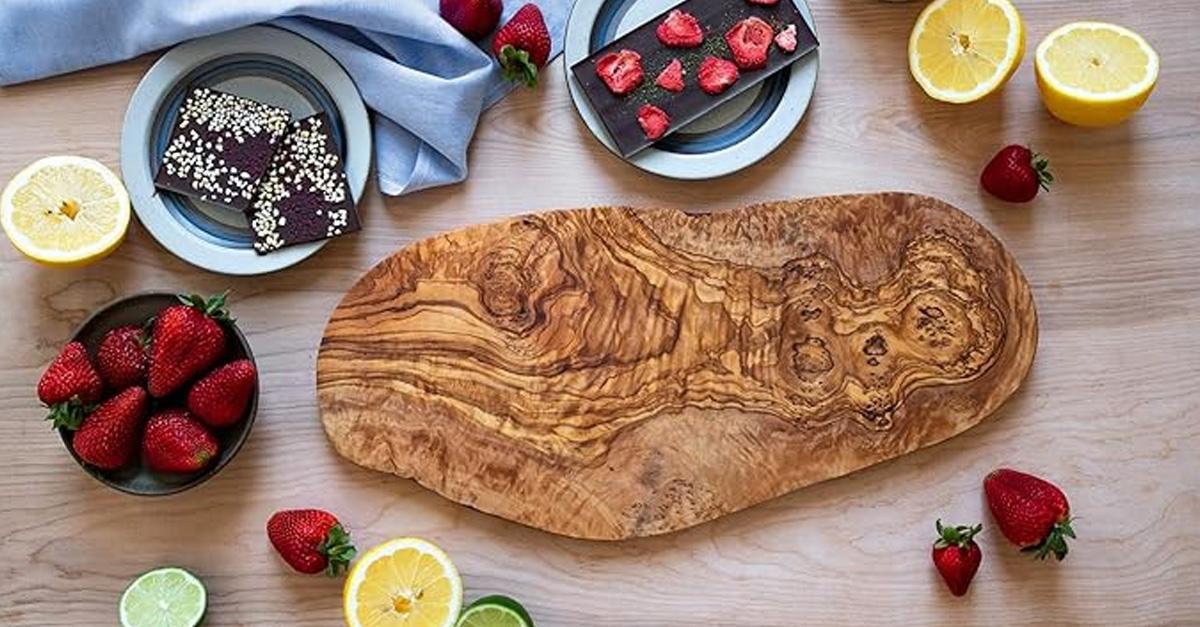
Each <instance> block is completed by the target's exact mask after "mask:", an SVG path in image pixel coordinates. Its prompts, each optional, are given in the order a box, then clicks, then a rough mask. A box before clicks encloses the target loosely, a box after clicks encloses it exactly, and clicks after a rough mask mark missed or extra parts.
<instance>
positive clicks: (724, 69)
mask: <svg viewBox="0 0 1200 627" xmlns="http://www.w3.org/2000/svg"><path fill="white" fill-rule="evenodd" d="M696 76H697V80H698V81H699V83H700V89H703V90H704V93H706V94H709V95H712V96H715V95H717V94H719V93H721V92H723V91H725V90H726V89H729V86H730V85H732V84H734V83H735V82H737V79H738V69H737V66H736V65H734V64H733V62H732V61H726V60H725V59H718V58H717V57H704V60H703V61H701V62H700V71H699V72H697V73H696Z"/></svg>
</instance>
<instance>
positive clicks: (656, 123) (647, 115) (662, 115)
mask: <svg viewBox="0 0 1200 627" xmlns="http://www.w3.org/2000/svg"><path fill="white" fill-rule="evenodd" d="M637 119H638V124H639V125H641V127H642V132H643V133H645V134H646V139H658V138H659V137H662V136H663V134H665V133H666V132H667V127H669V126H671V117H670V116H669V115H667V112H666V111H663V110H662V109H659V108H658V107H656V106H654V105H652V104H644V105H642V107H641V108H640V109H638V114H637Z"/></svg>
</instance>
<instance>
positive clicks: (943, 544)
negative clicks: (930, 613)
mask: <svg viewBox="0 0 1200 627" xmlns="http://www.w3.org/2000/svg"><path fill="white" fill-rule="evenodd" d="M935 527H936V529H937V533H938V539H937V540H936V541H935V542H934V543H933V565H934V566H935V567H936V568H937V571H938V573H940V574H941V575H942V579H944V580H945V581H946V586H947V587H949V588H950V593H951V594H953V595H954V596H956V597H960V596H962V595H964V594H966V593H967V587H969V586H970V585H971V579H973V578H974V577H975V573H976V572H977V571H978V570H979V564H980V562H982V561H983V552H981V551H980V550H979V545H978V544H976V543H975V535H976V534H978V533H979V532H980V531H982V530H983V525H975V526H974V527H968V526H964V525H959V526H955V527H944V526H942V521H940V520H939V521H937V524H936V526H935Z"/></svg>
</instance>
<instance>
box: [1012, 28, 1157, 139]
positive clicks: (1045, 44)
mask: <svg viewBox="0 0 1200 627" xmlns="http://www.w3.org/2000/svg"><path fill="white" fill-rule="evenodd" d="M1034 68H1035V69H1036V71H1037V83H1038V89H1039V90H1040V91H1041V93H1042V102H1043V103H1044V104H1045V105H1046V108H1047V109H1049V111H1050V113H1051V114H1053V115H1054V117H1056V118H1058V119H1060V120H1062V121H1064V122H1067V123H1069V124H1076V125H1079V126H1109V125H1112V124H1117V123H1119V122H1122V121H1124V120H1125V119H1126V118H1128V117H1129V116H1131V115H1133V114H1134V113H1135V112H1137V110H1138V109H1140V108H1141V107H1142V104H1143V103H1145V102H1146V99H1147V98H1149V97H1150V92H1151V91H1153V90H1154V85H1155V83H1156V82H1157V81H1158V54H1157V53H1155V52H1154V49H1153V48H1151V47H1150V44H1148V43H1146V40H1145V39H1142V38H1141V36H1139V35H1138V34H1137V33H1135V32H1133V31H1131V30H1129V29H1127V28H1122V27H1120V26H1117V25H1115V24H1105V23H1103V22H1075V23H1072V24H1067V25H1065V26H1062V27H1060V28H1058V29H1057V30H1055V31H1054V32H1052V33H1050V34H1049V35H1047V36H1046V38H1045V39H1043V40H1042V43H1041V44H1038V47H1037V54H1036V57H1035V59H1034Z"/></svg>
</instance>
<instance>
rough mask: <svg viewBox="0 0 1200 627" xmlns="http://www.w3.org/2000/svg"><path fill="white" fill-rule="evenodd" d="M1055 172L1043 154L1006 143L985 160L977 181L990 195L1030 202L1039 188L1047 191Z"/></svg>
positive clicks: (1010, 200) (1001, 198) (1009, 200)
mask: <svg viewBox="0 0 1200 627" xmlns="http://www.w3.org/2000/svg"><path fill="white" fill-rule="evenodd" d="M1053 182H1054V175H1053V174H1051V173H1050V162H1049V161H1047V160H1046V158H1045V157H1043V156H1041V155H1039V154H1037V153H1035V152H1033V151H1032V150H1030V149H1028V148H1026V147H1025V146H1018V145H1016V144H1013V145H1011V146H1005V147H1004V148H1003V149H1001V150H1000V152H998V153H996V156H995V157H992V160H991V161H989V162H988V164H987V167H985V168H984V169H983V174H981V175H980V176H979V183H980V184H981V185H983V188H984V189H986V190H987V191H988V192H989V193H990V194H992V195H993V196H995V197H996V198H999V199H1000V200H1005V201H1008V202H1029V201H1031V200H1033V199H1034V197H1035V196H1037V195H1038V189H1044V190H1046V191H1050V184H1051V183H1053Z"/></svg>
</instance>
